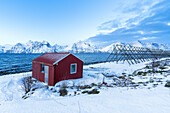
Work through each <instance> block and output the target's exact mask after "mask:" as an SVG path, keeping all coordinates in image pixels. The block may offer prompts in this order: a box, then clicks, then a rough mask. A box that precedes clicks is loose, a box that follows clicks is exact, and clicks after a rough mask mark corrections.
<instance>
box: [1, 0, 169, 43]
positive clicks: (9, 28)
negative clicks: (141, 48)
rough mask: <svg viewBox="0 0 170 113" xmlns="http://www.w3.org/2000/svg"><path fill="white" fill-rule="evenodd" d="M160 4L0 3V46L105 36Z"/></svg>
mask: <svg viewBox="0 0 170 113" xmlns="http://www.w3.org/2000/svg"><path fill="white" fill-rule="evenodd" d="M162 1H163V0H142V1H140V0H129V1H128V0H0V45H4V44H16V43H17V42H21V43H25V42H27V41H28V40H37V41H42V40H46V41H49V42H50V43H51V44H60V45H65V44H71V43H74V42H76V41H78V40H85V39H87V38H89V37H92V36H96V35H99V34H103V35H107V34H109V33H111V32H113V31H115V30H117V29H120V28H128V27H129V26H132V25H137V24H138V23H140V22H141V21H142V20H143V19H146V18H148V17H150V16H151V15H152V14H153V13H152V11H153V10H151V7H153V6H154V5H155V4H158V3H159V2H162ZM166 24H170V23H166ZM140 38H141V37H140ZM144 38H145V39H146V37H144Z"/></svg>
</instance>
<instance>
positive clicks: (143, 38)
mask: <svg viewBox="0 0 170 113" xmlns="http://www.w3.org/2000/svg"><path fill="white" fill-rule="evenodd" d="M155 38H157V37H142V38H140V39H139V40H150V39H155Z"/></svg>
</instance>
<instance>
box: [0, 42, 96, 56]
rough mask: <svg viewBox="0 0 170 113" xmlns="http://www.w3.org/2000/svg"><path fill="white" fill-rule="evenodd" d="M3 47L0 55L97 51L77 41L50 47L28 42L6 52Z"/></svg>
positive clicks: (41, 43)
mask: <svg viewBox="0 0 170 113" xmlns="http://www.w3.org/2000/svg"><path fill="white" fill-rule="evenodd" d="M5 48H6V47H5V46H0V53H47V52H48V53H51V52H65V51H69V52H73V53H81V52H86V53H94V52H98V51H99V50H98V49H97V48H96V47H95V46H93V45H91V44H90V43H87V42H83V41H78V42H76V43H73V44H71V45H69V46H68V45H66V46H61V45H58V44H55V45H53V46H52V45H51V44H50V43H49V42H47V41H42V42H39V41H31V40H30V41H28V42H27V43H17V44H16V45H14V46H12V47H11V48H9V49H8V50H6V49H5Z"/></svg>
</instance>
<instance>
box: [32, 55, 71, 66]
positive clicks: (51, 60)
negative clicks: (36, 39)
mask: <svg viewBox="0 0 170 113" xmlns="http://www.w3.org/2000/svg"><path fill="white" fill-rule="evenodd" d="M69 54H70V53H69V52H60V53H45V54H43V55H41V56H39V57H37V58H35V59H34V60H32V61H36V62H43V63H48V64H55V63H56V62H58V61H60V60H62V59H63V58H65V57H66V56H68V55H69Z"/></svg>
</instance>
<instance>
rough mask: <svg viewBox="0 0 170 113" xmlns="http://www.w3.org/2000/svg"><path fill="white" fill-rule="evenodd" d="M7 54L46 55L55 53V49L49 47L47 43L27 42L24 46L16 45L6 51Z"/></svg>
mask: <svg viewBox="0 0 170 113" xmlns="http://www.w3.org/2000/svg"><path fill="white" fill-rule="evenodd" d="M7 52H8V53H46V52H55V48H54V47H53V46H51V45H50V44H49V43H48V42H47V41H43V42H38V41H31V40H30V41H28V42H27V43H25V44H22V43H17V44H16V45H14V46H13V47H12V48H11V49H9V50H8V51H7Z"/></svg>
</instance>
